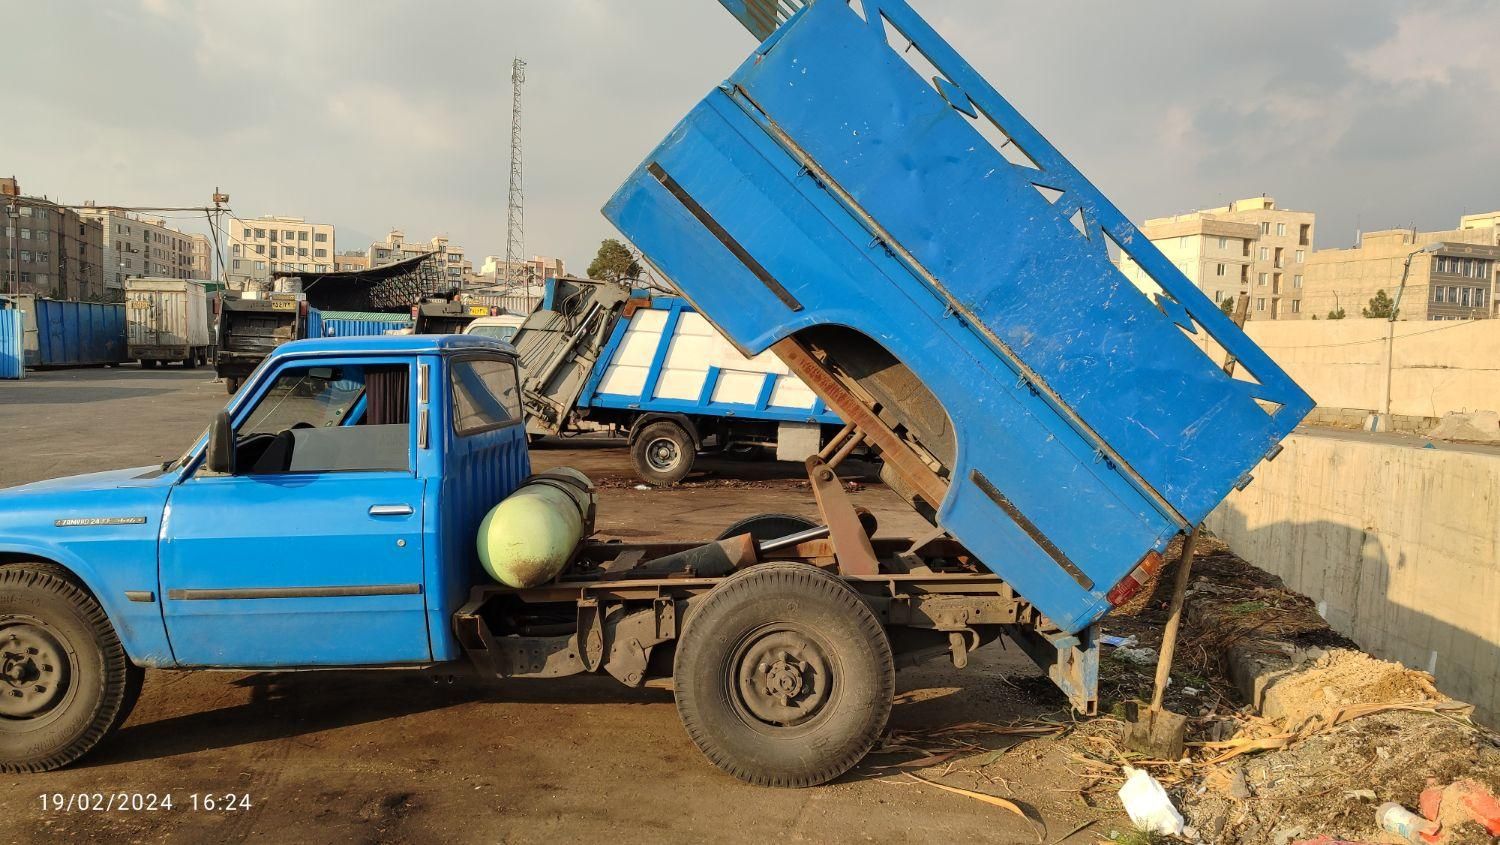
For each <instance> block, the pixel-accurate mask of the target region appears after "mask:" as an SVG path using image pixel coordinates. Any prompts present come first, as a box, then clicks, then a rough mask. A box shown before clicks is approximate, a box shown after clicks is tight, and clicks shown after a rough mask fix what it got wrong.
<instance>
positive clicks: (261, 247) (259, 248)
mask: <svg viewBox="0 0 1500 845" xmlns="http://www.w3.org/2000/svg"><path fill="white" fill-rule="evenodd" d="M255 254H256V255H265V254H266V245H265V244H256V245H255Z"/></svg>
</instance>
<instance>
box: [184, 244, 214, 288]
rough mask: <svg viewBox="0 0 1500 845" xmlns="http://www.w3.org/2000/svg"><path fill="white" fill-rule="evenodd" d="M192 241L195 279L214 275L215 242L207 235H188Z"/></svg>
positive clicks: (193, 276) (208, 277)
mask: <svg viewBox="0 0 1500 845" xmlns="http://www.w3.org/2000/svg"><path fill="white" fill-rule="evenodd" d="M188 239H189V240H191V241H192V251H193V275H192V276H191V277H190V278H194V279H212V278H213V277H214V242H213V241H211V240H209V239H208V236H207V235H188Z"/></svg>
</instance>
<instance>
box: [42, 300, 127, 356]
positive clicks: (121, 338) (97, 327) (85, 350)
mask: <svg viewBox="0 0 1500 845" xmlns="http://www.w3.org/2000/svg"><path fill="white" fill-rule="evenodd" d="M36 329H37V353H38V354H37V362H36V365H37V366H40V367H80V366H90V365H99V364H118V363H120V362H121V361H124V360H125V306H123V305H115V304H106V303H99V302H70V301H64V300H59V299H41V298H38V299H37V300H36Z"/></svg>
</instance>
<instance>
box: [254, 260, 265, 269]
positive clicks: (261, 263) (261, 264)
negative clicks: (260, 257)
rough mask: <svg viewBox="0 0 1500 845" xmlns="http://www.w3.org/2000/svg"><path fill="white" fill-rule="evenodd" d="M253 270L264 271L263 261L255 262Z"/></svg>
mask: <svg viewBox="0 0 1500 845" xmlns="http://www.w3.org/2000/svg"><path fill="white" fill-rule="evenodd" d="M255 269H257V270H264V269H266V262H264V261H257V262H255Z"/></svg>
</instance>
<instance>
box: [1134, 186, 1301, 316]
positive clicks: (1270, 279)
mask: <svg viewBox="0 0 1500 845" xmlns="http://www.w3.org/2000/svg"><path fill="white" fill-rule="evenodd" d="M1316 223H1317V216H1316V215H1315V214H1313V213H1312V212H1310V211H1290V210H1287V209H1283V208H1277V207H1276V200H1274V199H1272V198H1271V197H1266V196H1260V197H1253V198H1251V199H1243V200H1235V201H1234V202H1232V203H1230V204H1229V205H1226V206H1220V207H1219V208H1205V209H1202V210H1200V211H1192V212H1188V213H1186V214H1178V215H1175V216H1172V217H1156V218H1152V219H1149V220H1147V221H1146V222H1145V223H1144V224H1143V225H1142V226H1141V232H1142V233H1143V234H1145V236H1146V237H1147V238H1148V239H1149V240H1150V241H1151V242H1152V243H1154V244H1156V246H1157V248H1158V249H1160V250H1161V251H1162V254H1163V255H1165V256H1166V257H1167V259H1168V260H1170V261H1171V262H1172V263H1174V264H1176V265H1177V268H1178V269H1179V270H1181V271H1182V272H1183V274H1184V275H1186V276H1187V277H1188V279H1190V280H1191V281H1192V282H1193V284H1195V285H1197V286H1198V287H1199V288H1200V289H1201V290H1202V291H1203V292H1204V293H1206V294H1208V296H1209V297H1210V298H1211V299H1213V300H1214V301H1215V302H1221V301H1223V300H1224V299H1233V298H1234V297H1235V296H1236V295H1238V294H1241V293H1246V294H1249V295H1250V319H1252V320H1295V319H1299V318H1301V317H1302V316H1303V308H1302V298H1303V296H1302V287H1303V284H1304V282H1305V272H1304V270H1305V266H1306V264H1307V261H1308V259H1309V257H1310V256H1311V254H1312V249H1313V229H1314V227H1315V225H1316ZM1120 271H1121V272H1122V273H1124V274H1125V276H1126V278H1128V279H1130V280H1131V281H1132V282H1134V283H1136V284H1137V286H1143V285H1144V280H1145V273H1144V272H1143V271H1142V270H1141V269H1140V267H1138V266H1137V265H1136V263H1135V262H1134V261H1132V260H1131V259H1130V257H1129V256H1125V255H1122V256H1121V260H1120Z"/></svg>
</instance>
